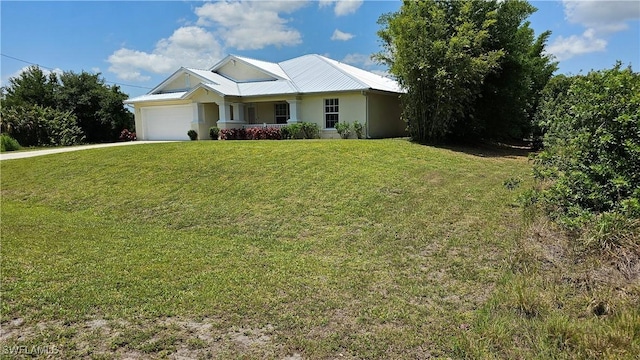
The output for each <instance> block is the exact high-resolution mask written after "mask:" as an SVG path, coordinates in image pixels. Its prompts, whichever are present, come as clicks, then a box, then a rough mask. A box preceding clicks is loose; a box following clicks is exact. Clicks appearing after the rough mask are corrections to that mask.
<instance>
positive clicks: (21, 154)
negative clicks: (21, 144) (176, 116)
mask: <svg viewBox="0 0 640 360" xmlns="http://www.w3.org/2000/svg"><path fill="white" fill-rule="evenodd" d="M165 142H173V141H127V142H118V143H108V144H93V145H79V146H69V147H61V148H54V149H46V150H34V151H17V152H16V151H9V152H3V153H1V154H0V161H2V160H14V159H24V158H30V157H35V156H43V155H50V154H59V153H65V152H70V151H80V150H88V149H99V148H106V147H112V146H128V145H136V144H157V143H165Z"/></svg>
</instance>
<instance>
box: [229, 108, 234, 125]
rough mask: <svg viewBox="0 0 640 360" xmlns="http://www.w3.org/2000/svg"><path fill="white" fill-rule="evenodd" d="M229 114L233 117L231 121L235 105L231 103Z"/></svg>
mask: <svg viewBox="0 0 640 360" xmlns="http://www.w3.org/2000/svg"><path fill="white" fill-rule="evenodd" d="M229 116H230V117H231V119H229V120H231V121H233V105H229Z"/></svg>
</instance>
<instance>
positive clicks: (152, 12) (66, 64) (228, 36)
mask: <svg viewBox="0 0 640 360" xmlns="http://www.w3.org/2000/svg"><path fill="white" fill-rule="evenodd" d="M530 3H531V4H532V5H534V6H535V7H536V8H538V11H537V12H536V13H535V14H533V15H532V16H531V17H530V18H529V19H528V20H529V21H530V22H531V27H532V28H533V29H534V30H535V32H536V35H538V34H540V33H542V32H543V31H546V30H551V32H552V35H551V37H550V38H549V41H548V43H547V51H548V52H549V53H550V54H552V55H553V56H555V59H556V60H557V61H559V69H558V71H557V73H559V74H574V75H575V74H581V73H586V72H588V71H590V70H598V69H605V68H610V67H612V66H613V65H614V64H615V63H616V61H617V60H620V61H621V62H622V63H623V65H625V66H626V65H631V66H632V67H633V69H634V70H635V71H639V69H640V1H638V0H633V1H612V0H597V1H593V0H582V1H566V0H547V1H530ZM400 6H401V2H400V1H389V0H387V1H373V0H365V1H363V0H320V1H291V0H290V1H256V0H254V1H236V0H226V1H213V2H208V1H200V2H191V1H68V2H65V1H45V2H41V1H7V0H2V1H0V20H1V21H0V34H1V35H0V50H1V54H2V56H0V62H1V63H0V70H1V71H0V72H1V74H0V81H1V82H2V85H3V86H4V85H6V84H7V83H8V79H9V78H11V77H16V76H18V75H19V74H20V72H21V71H24V70H25V69H26V68H27V67H28V66H30V65H31V64H38V65H39V66H40V67H41V68H43V69H44V70H46V71H54V72H62V71H74V72H81V71H87V72H92V73H101V75H102V77H103V78H104V79H105V80H106V81H107V82H108V83H109V84H118V85H119V86H120V87H121V89H122V91H123V92H125V93H127V94H129V95H130V96H131V97H134V96H138V95H142V94H145V93H147V92H148V91H149V90H150V89H152V88H154V87H155V86H156V85H158V84H159V83H161V82H162V81H163V80H164V79H166V78H167V77H168V76H170V75H171V74H172V73H173V72H175V71H176V70H178V69H179V68H180V67H182V66H184V67H193V68H199V69H208V68H210V67H212V66H213V65H215V64H216V62H217V61H219V60H221V59H222V58H224V57H225V56H226V55H228V54H234V55H240V56H247V57H251V58H255V59H259V60H266V61H273V62H279V61H283V60H287V59H291V58H294V57H297V56H301V55H305V54H310V53H315V54H320V55H324V56H327V57H330V58H332V59H335V60H338V61H342V62H344V63H348V64H351V65H354V66H357V67H360V68H363V69H366V70H370V71H373V72H376V73H380V74H385V73H386V70H387V69H386V68H385V67H384V66H382V65H379V64H376V63H374V62H373V61H371V59H370V55H371V54H373V53H376V52H378V51H380V50H381V44H380V41H379V38H378V36H377V34H376V32H377V31H378V30H379V29H380V25H378V23H377V20H378V18H379V17H380V15H382V14H385V13H389V12H394V11H397V10H398V9H399V8H400Z"/></svg>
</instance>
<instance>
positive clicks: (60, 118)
mask: <svg viewBox="0 0 640 360" xmlns="http://www.w3.org/2000/svg"><path fill="white" fill-rule="evenodd" d="M0 127H1V128H2V131H3V132H6V133H7V134H9V135H10V136H11V137H13V138H14V139H16V140H17V141H18V142H19V143H20V144H22V145H23V146H69V145H75V144H79V143H81V142H83V141H84V139H85V136H84V133H83V132H82V129H81V128H80V126H79V125H78V123H77V119H76V117H75V115H73V113H71V112H70V111H59V110H56V109H52V108H46V107H42V106H39V105H33V106H15V107H11V108H3V109H2V123H1V126H0Z"/></svg>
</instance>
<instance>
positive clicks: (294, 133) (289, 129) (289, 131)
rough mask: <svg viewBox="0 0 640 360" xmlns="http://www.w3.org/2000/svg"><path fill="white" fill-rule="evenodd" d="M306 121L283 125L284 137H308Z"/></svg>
mask: <svg viewBox="0 0 640 360" xmlns="http://www.w3.org/2000/svg"><path fill="white" fill-rule="evenodd" d="M303 124H304V123H295V124H289V125H287V126H283V127H282V128H281V132H282V134H283V138H284V139H304V138H306V135H305V131H304V128H303V126H304V125H303Z"/></svg>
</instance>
